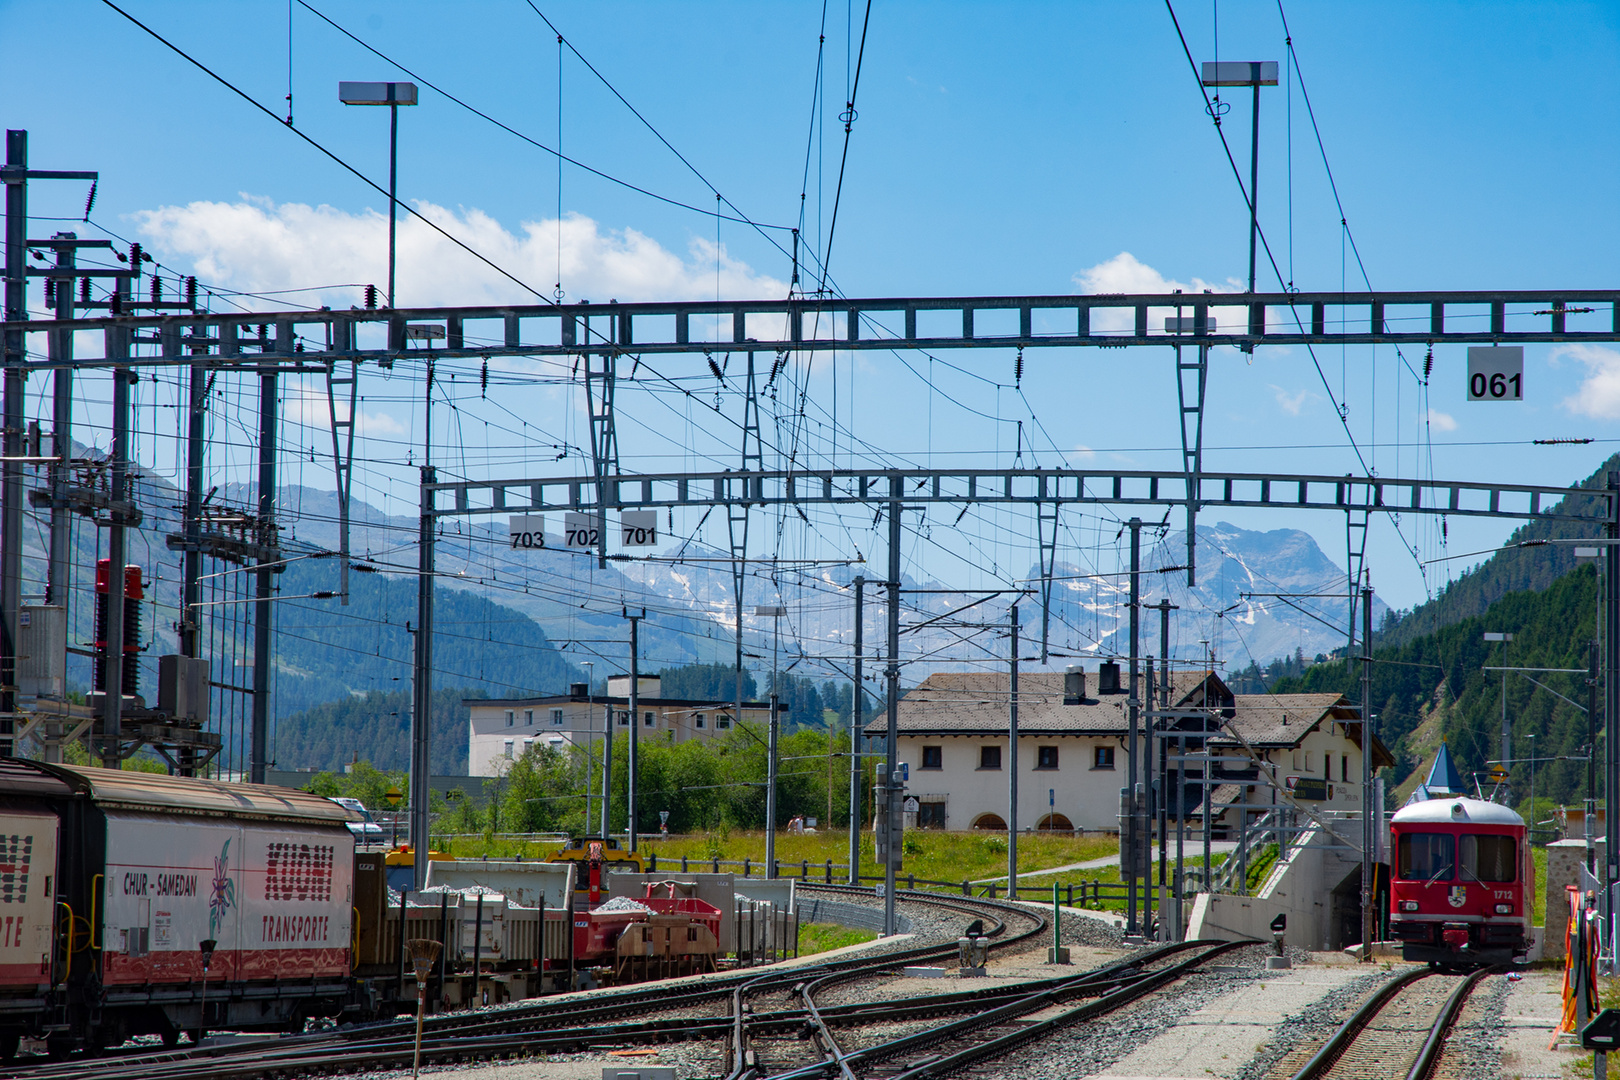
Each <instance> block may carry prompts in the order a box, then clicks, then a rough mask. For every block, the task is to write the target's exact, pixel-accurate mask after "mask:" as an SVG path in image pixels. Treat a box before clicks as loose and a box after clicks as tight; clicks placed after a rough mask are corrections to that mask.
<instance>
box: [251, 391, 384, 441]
mask: <svg viewBox="0 0 1620 1080" xmlns="http://www.w3.org/2000/svg"><path fill="white" fill-rule="evenodd" d="M281 411H282V415H283V417H284V418H285V419H286V420H287V421H288V422H290V423H294V424H297V425H298V426H300V427H310V428H319V429H320V430H322V431H326V430H329V429H330V428H331V427H332V407H331V405H330V404H329V403H328V402H327V400H326V393H325V391H324V390H317V389H315V388H314V387H312V386H302V387H297V388H292V389H289V390H288V392H287V394H286V396H285V397H284V398H283V399H282V403H281ZM348 411H349V406H348V403H347V402H340V403H339V405H338V413H339V415H342V414H344V413H347V412H348ZM354 430H355V434H357V435H359V436H361V437H362V438H364V437H366V436H382V435H404V434H405V433H406V431H405V426H404V425H403V424H401V423H400V422H399V421H398V420H396V419H394V418H393V417H392V416H389V415H388V414H387V413H381V412H376V413H373V412H366V411H365V410H363V409H362V410H360V412H359V414H358V415H357V416H356V417H355V421H354Z"/></svg>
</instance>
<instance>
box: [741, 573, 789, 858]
mask: <svg viewBox="0 0 1620 1080" xmlns="http://www.w3.org/2000/svg"><path fill="white" fill-rule="evenodd" d="M786 614H787V608H785V607H783V606H782V605H780V604H761V605H759V606H757V607H755V608H754V615H755V617H756V618H763V619H774V620H775V621H776V642H775V644H774V645H773V646H772V647H771V728H770V735H769V743H768V744H767V748H766V755H767V760H766V766H765V768H766V775H765V876H766V877H767V878H774V877H775V876H776V731H777V727H778V726H779V725H778V723H777V716H776V702H777V690H778V687H777V683H778V681H779V680H780V678H781V676H780V674H779V673H778V672H777V670H776V667H777V657H778V654H779V653H780V650H781V648H782V616H784V615H786ZM738 719H739V720H740V719H742V717H741V716H739V717H738Z"/></svg>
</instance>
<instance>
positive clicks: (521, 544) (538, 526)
mask: <svg viewBox="0 0 1620 1080" xmlns="http://www.w3.org/2000/svg"><path fill="white" fill-rule="evenodd" d="M507 533H508V535H509V536H510V537H511V539H512V547H514V548H543V547H545V546H546V519H545V515H543V514H535V515H516V514H514V515H513V516H512V517H511V518H510V519H508V521H507Z"/></svg>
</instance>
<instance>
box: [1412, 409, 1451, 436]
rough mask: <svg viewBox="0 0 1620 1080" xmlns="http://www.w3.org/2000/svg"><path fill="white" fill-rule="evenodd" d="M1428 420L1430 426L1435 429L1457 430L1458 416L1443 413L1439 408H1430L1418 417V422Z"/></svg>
mask: <svg viewBox="0 0 1620 1080" xmlns="http://www.w3.org/2000/svg"><path fill="white" fill-rule="evenodd" d="M1425 420H1426V421H1428V424H1429V427H1430V428H1431V429H1432V430H1434V431H1456V430H1457V418H1456V417H1454V416H1452V415H1451V414H1450V413H1443V412H1441V411H1440V410H1439V409H1430V410H1429V411H1428V412H1427V413H1424V414H1423V415H1421V416H1419V417H1418V423H1419V424H1422V423H1423V422H1424V421H1425Z"/></svg>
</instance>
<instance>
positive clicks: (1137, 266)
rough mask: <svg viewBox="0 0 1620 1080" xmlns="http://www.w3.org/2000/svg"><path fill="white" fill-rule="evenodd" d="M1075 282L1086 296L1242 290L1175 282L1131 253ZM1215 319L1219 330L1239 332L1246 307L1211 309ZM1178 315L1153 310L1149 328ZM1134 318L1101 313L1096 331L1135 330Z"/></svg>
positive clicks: (1238, 286) (1094, 268)
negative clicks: (1133, 327)
mask: <svg viewBox="0 0 1620 1080" xmlns="http://www.w3.org/2000/svg"><path fill="white" fill-rule="evenodd" d="M1073 280H1074V283H1075V284H1076V285H1077V286H1079V288H1080V291H1081V292H1082V293H1090V294H1099V293H1172V292H1175V291H1176V290H1177V289H1179V290H1181V291H1182V292H1184V293H1201V292H1206V291H1207V292H1212V293H1233V292H1238V291H1240V290H1241V288H1242V286H1241V284H1240V283H1239V282H1236V281H1228V282H1227V283H1226V284H1225V285H1217V284H1214V283H1212V282H1208V281H1205V280H1204V279H1203V278H1197V277H1195V278H1193V279H1192V283H1191V284H1188V283H1186V282H1181V281H1175V280H1173V279H1171V278H1167V277H1165V276H1164V275H1163V274H1161V273H1159V271H1157V270H1155V269H1154V268H1153V267H1151V266H1149V265H1147V264H1146V263H1144V262H1142V261H1140V260H1139V259H1137V257H1136V256H1135V255H1132V254H1131V253H1130V252H1128V251H1122V252H1120V253H1119V254H1118V255H1115V256H1114V257H1113V258H1112V259H1108V260H1107V261H1105V262H1100V263H1098V264H1097V265H1096V266H1092V267H1089V268H1087V269H1085V270H1082V271H1080V272H1079V273H1078V274H1075V275H1074V279H1073ZM1210 312H1211V314H1212V315H1214V316H1215V320H1216V329H1217V330H1220V329H1222V328H1228V327H1229V328H1231V329H1234V330H1235V329H1237V328H1239V327H1240V326H1242V325H1243V324H1244V322H1245V320H1246V319H1247V316H1246V315H1245V314H1244V310H1243V309H1242V308H1211V309H1210ZM1166 314H1169V315H1174V314H1175V310H1174V309H1173V308H1162V309H1161V308H1153V309H1151V310H1150V313H1149V316H1148V325H1149V326H1150V327H1152V328H1154V329H1156V330H1157V329H1163V327H1164V316H1165V315H1166ZM1133 322H1134V319H1133V316H1132V314H1131V313H1130V312H1129V311H1107V310H1104V311H1098V312H1095V313H1093V315H1092V323H1091V325H1092V329H1093V330H1102V331H1112V332H1120V331H1127V330H1130V329H1131V328H1132V324H1133Z"/></svg>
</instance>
